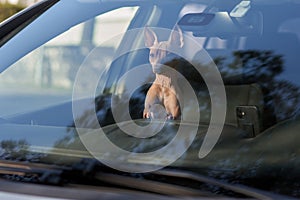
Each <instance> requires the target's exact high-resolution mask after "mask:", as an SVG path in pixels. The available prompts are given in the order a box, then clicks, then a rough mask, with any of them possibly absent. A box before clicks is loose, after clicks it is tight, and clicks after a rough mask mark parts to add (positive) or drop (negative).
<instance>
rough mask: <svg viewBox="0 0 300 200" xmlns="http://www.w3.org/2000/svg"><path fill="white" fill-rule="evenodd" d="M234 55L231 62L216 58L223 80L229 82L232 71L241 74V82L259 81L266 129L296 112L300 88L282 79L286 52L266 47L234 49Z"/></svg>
mask: <svg viewBox="0 0 300 200" xmlns="http://www.w3.org/2000/svg"><path fill="white" fill-rule="evenodd" d="M232 56H233V61H232V62H231V63H226V59H227V58H222V57H219V58H217V59H215V60H216V64H217V65H218V67H219V68H220V71H221V73H222V76H223V77H224V79H225V81H224V82H225V84H226V80H227V79H230V75H231V74H234V75H237V74H240V75H241V76H240V77H241V80H240V81H239V84H251V83H257V84H259V86H260V87H261V89H262V92H263V95H264V110H263V115H264V119H263V120H264V121H263V124H264V126H265V128H267V127H270V126H271V125H273V124H275V123H276V122H278V121H282V120H284V119H288V118H290V117H292V116H294V115H295V114H296V112H297V108H298V107H299V100H300V99H299V87H298V86H297V85H294V84H292V83H291V82H289V81H288V80H283V79H281V78H280V75H281V74H282V73H284V70H285V67H286V65H285V60H284V56H283V55H276V54H275V53H274V52H273V51H267V50H265V51H264V50H261V51H259V50H246V51H235V52H233V53H232ZM229 82H230V81H229ZM237 82H238V81H237Z"/></svg>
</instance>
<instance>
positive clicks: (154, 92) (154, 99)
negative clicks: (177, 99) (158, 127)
mask: <svg viewBox="0 0 300 200" xmlns="http://www.w3.org/2000/svg"><path fill="white" fill-rule="evenodd" d="M159 90H160V89H159V87H158V86H156V85H155V84H153V85H152V86H151V87H150V88H149V90H148V92H147V95H146V99H145V108H144V112H143V118H147V119H149V118H151V117H153V113H151V107H153V105H154V104H157V103H159V102H160V101H159V97H158V94H159Z"/></svg>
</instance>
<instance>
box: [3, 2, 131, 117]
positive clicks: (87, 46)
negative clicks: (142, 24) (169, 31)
mask: <svg viewBox="0 0 300 200" xmlns="http://www.w3.org/2000/svg"><path fill="white" fill-rule="evenodd" d="M136 11H137V7H123V8H119V9H116V10H112V11H110V12H107V13H104V14H102V15H99V16H96V17H95V18H93V19H90V20H89V21H86V22H84V23H81V24H78V25H77V26H75V27H73V28H71V29H69V30H68V31H66V32H64V33H63V34H61V35H59V36H57V37H55V38H54V39H52V40H51V41H49V42H47V43H46V44H45V45H43V46H41V47H39V48H38V49H36V50H34V51H32V52H31V53H29V54H28V55H26V56H25V57H23V58H22V59H21V60H19V61H18V62H16V63H15V64H14V65H13V66H11V67H9V68H8V69H7V70H6V71H4V72H3V73H1V74H0V91H1V94H3V96H5V95H6V94H14V95H17V96H19V98H16V99H17V100H15V101H14V102H10V104H11V105H7V103H3V104H1V107H2V106H3V109H1V111H2V112H1V115H7V114H14V113H17V112H22V111H23V110H26V111H28V110H32V109H36V108H39V107H44V106H47V105H51V104H54V103H58V102H62V101H65V100H70V99H71V97H72V94H71V93H72V89H73V83H74V80H75V76H76V73H77V70H78V69H79V67H80V66H81V64H82V63H83V62H84V59H85V58H86V56H87V55H88V54H89V53H90V52H91V51H92V50H94V49H95V48H96V47H97V48H96V49H97V50H98V51H99V55H98V57H97V58H95V59H97V61H96V62H95V63H94V65H95V66H93V67H91V68H92V69H93V70H96V71H97V70H100V69H103V68H104V67H106V64H107V63H108V61H109V60H110V59H111V58H112V56H113V52H114V51H115V49H116V48H117V47H118V45H119V43H120V41H121V39H122V37H114V36H115V35H120V34H122V33H124V32H125V31H126V29H127V28H128V26H129V24H130V22H131V20H132V18H133V17H134V15H135V13H136ZM112 37H114V40H110V39H111V38H112ZM116 38H117V39H116ZM111 41H112V42H111ZM94 74H96V73H95V71H90V72H89V74H85V75H86V76H87V77H89V76H90V75H94ZM16 80H18V81H16ZM5 102H8V101H5Z"/></svg>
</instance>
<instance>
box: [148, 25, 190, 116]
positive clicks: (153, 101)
mask: <svg viewBox="0 0 300 200" xmlns="http://www.w3.org/2000/svg"><path fill="white" fill-rule="evenodd" d="M144 39H145V46H146V47H147V48H149V50H150V52H149V62H150V64H151V67H152V71H153V73H154V74H155V80H154V82H153V84H152V86H151V87H150V88H149V90H148V92H147V94H146V98H145V104H144V106H145V108H144V112H143V118H166V119H172V120H176V119H180V117H181V110H180V105H179V102H178V93H179V90H180V89H179V87H178V76H177V73H175V72H174V70H170V68H169V67H171V68H174V64H175V65H176V63H174V62H175V61H174V60H175V59H174V58H175V57H176V55H174V54H173V53H172V52H170V50H171V49H172V50H174V49H181V48H182V47H183V44H184V42H183V35H182V31H181V29H180V28H179V27H178V26H177V25H176V26H175V28H174V29H173V30H172V32H171V35H170V37H169V40H167V41H160V42H159V41H158V37H157V35H156V33H155V32H154V31H153V30H151V29H150V28H148V27H145V29H144ZM173 52H174V51H173ZM166 66H168V67H166ZM157 105H160V106H163V107H164V109H165V112H164V114H161V110H159V109H158V107H157ZM159 112H160V114H159Z"/></svg>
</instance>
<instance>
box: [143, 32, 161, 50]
mask: <svg viewBox="0 0 300 200" xmlns="http://www.w3.org/2000/svg"><path fill="white" fill-rule="evenodd" d="M144 37H145V45H146V47H148V48H150V47H152V46H153V45H154V44H155V43H157V42H158V41H157V36H156V34H155V33H154V31H152V30H151V29H150V28H148V27H145V29H144Z"/></svg>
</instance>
